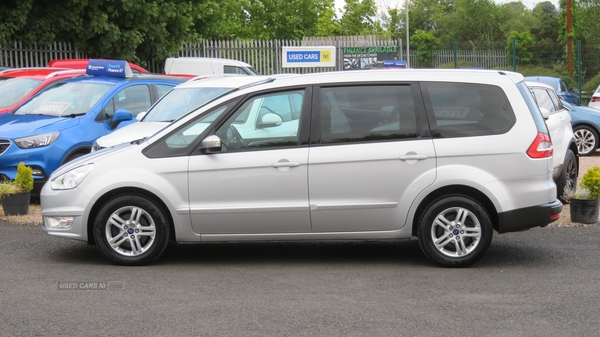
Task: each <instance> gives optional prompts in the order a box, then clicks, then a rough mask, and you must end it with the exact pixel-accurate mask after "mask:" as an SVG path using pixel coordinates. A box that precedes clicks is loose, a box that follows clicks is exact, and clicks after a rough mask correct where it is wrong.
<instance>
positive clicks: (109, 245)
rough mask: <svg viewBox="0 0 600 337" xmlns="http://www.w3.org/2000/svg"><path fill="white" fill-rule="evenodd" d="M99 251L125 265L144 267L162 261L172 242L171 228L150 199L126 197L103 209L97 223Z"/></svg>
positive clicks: (121, 197) (106, 205)
mask: <svg viewBox="0 0 600 337" xmlns="http://www.w3.org/2000/svg"><path fill="white" fill-rule="evenodd" d="M94 238H95V239H96V244H97V245H98V248H99V249H100V251H101V252H102V254H104V256H106V257H108V258H109V259H110V260H112V261H113V262H115V263H117V264H121V265H131V266H133V265H143V264H147V263H150V262H152V261H154V260H155V259H156V258H158V257H159V256H160V255H161V254H162V252H163V251H164V250H165V248H166V247H167V244H168V242H169V224H168V221H167V217H166V216H165V214H164V213H163V211H162V210H161V209H160V207H158V206H157V205H156V204H155V203H154V202H153V201H151V200H150V199H148V198H146V197H143V196H139V195H122V196H119V197H116V198H115V199H112V200H110V201H109V202H107V203H106V204H104V206H102V208H101V209H100V211H99V213H98V216H97V217H96V222H95V223H94Z"/></svg>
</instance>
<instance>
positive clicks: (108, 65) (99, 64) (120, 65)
mask: <svg viewBox="0 0 600 337" xmlns="http://www.w3.org/2000/svg"><path fill="white" fill-rule="evenodd" d="M85 73H86V74H88V75H94V76H110V77H121V78H125V77H131V76H133V73H132V72H131V68H130V67H129V63H127V61H121V60H96V59H91V60H90V61H89V62H88V65H87V67H86V69H85Z"/></svg>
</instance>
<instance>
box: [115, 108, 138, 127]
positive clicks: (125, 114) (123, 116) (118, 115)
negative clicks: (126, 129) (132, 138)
mask: <svg viewBox="0 0 600 337" xmlns="http://www.w3.org/2000/svg"><path fill="white" fill-rule="evenodd" d="M132 119H133V114H132V113H131V111H129V110H125V109H118V110H117V111H115V113H114V114H113V116H112V118H111V119H110V128H111V129H116V128H117V126H119V124H121V122H123V121H130V120H132Z"/></svg>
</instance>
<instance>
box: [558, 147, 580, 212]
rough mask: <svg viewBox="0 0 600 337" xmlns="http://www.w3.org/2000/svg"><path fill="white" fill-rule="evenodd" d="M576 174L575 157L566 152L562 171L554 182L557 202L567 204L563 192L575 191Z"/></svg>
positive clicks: (577, 170)
mask: <svg viewBox="0 0 600 337" xmlns="http://www.w3.org/2000/svg"><path fill="white" fill-rule="evenodd" d="M578 174H579V168H578V167H577V158H576V157H575V154H574V153H573V151H571V150H567V154H566V155H565V162H564V163H563V168H562V171H561V172H560V176H559V177H558V179H557V180H556V194H557V197H558V200H560V201H562V203H563V204H567V203H568V201H567V199H566V198H565V197H564V195H565V191H566V190H571V191H574V190H575V188H576V186H577V175H578Z"/></svg>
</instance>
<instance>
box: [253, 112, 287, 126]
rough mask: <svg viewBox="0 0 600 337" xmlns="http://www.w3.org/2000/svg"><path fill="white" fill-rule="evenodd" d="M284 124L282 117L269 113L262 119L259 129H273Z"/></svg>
mask: <svg viewBox="0 0 600 337" xmlns="http://www.w3.org/2000/svg"><path fill="white" fill-rule="evenodd" d="M282 123H283V119H281V116H279V115H277V114H274V113H268V114H266V115H264V116H263V117H262V119H261V120H260V122H259V123H258V125H257V126H258V127H259V128H272V127H274V126H279V125H281V124H282Z"/></svg>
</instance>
